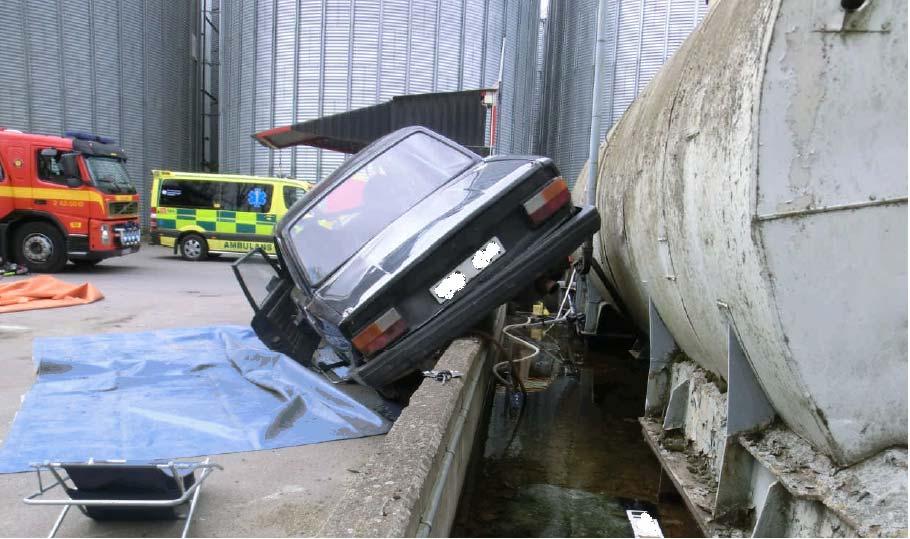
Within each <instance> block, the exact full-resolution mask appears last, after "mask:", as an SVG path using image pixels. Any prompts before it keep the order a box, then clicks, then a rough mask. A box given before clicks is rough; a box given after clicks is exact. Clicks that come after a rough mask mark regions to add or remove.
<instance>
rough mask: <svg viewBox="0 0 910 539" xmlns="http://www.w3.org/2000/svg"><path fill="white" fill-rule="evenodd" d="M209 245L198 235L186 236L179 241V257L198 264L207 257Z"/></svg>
mask: <svg viewBox="0 0 910 539" xmlns="http://www.w3.org/2000/svg"><path fill="white" fill-rule="evenodd" d="M208 253H209V244H208V242H207V241H205V238H203V237H202V236H200V235H199V234H187V235H186V236H184V237H183V238H182V239H181V240H180V256H182V257H183V259H184V260H189V261H191V262H198V261H199V260H202V259H204V258H206V257H207V256H208Z"/></svg>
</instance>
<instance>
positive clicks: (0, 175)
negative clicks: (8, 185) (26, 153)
mask: <svg viewBox="0 0 910 539" xmlns="http://www.w3.org/2000/svg"><path fill="white" fill-rule="evenodd" d="M5 179H6V174H5V173H4V172H3V163H0V183H3V180H5Z"/></svg>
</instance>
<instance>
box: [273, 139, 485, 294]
mask: <svg viewBox="0 0 910 539" xmlns="http://www.w3.org/2000/svg"><path fill="white" fill-rule="evenodd" d="M473 161H474V158H472V157H470V156H468V155H467V154H465V153H462V152H461V151H459V150H457V149H455V148H453V147H452V146H449V145H448V144H445V143H444V142H442V141H440V140H438V139H436V138H433V137H431V136H429V135H426V134H424V133H415V134H413V135H410V136H408V137H407V138H405V139H403V140H401V141H399V142H398V143H397V144H395V145H394V146H392V147H391V148H389V149H388V150H386V151H384V152H383V153H381V154H379V155H377V156H376V157H375V158H374V159H372V160H371V161H369V162H367V163H366V164H364V165H363V166H361V167H360V168H358V169H357V170H355V171H353V172H352V173H351V174H350V175H349V176H348V177H347V178H346V179H345V180H343V181H342V182H341V183H339V184H337V185H336V186H335V187H333V188H332V190H331V191H329V192H328V193H327V194H326V195H324V196H323V197H322V199H320V200H319V202H317V203H316V204H314V205H313V206H312V207H311V208H310V209H309V211H307V212H306V213H305V214H304V215H302V216H300V218H299V219H298V220H297V222H295V223H294V225H293V226H292V227H291V238H292V240H293V243H294V249H295V250H296V251H297V255H298V258H299V260H300V261H301V262H302V264H303V267H304V270H305V272H306V274H307V279H308V280H309V281H310V282H311V283H318V282H321V281H322V280H323V279H324V278H325V277H326V276H327V275H329V274H330V273H332V272H333V271H335V269H337V268H338V266H340V265H341V264H342V263H343V262H344V261H346V260H347V259H348V258H350V257H351V255H353V254H354V253H356V252H357V251H359V250H360V248H361V247H362V246H363V245H364V244H365V243H366V242H368V241H369V240H370V239H371V238H372V237H373V236H375V235H376V234H378V233H379V232H381V231H382V230H383V229H384V228H385V227H387V226H388V225H389V223H391V222H392V221H394V220H396V219H397V218H398V217H400V216H401V215H403V214H404V213H406V212H407V211H408V210H409V209H411V208H412V207H413V206H414V205H415V204H417V203H418V202H420V201H421V200H423V199H424V198H425V197H426V196H427V195H429V194H430V193H432V192H433V191H435V190H436V189H438V188H439V187H441V186H442V185H444V184H445V183H446V182H448V181H449V179H451V178H452V177H453V176H455V175H456V174H458V173H459V172H461V171H462V170H464V169H465V168H467V167H468V166H469V165H470V164H471V163H472V162H473ZM329 245H331V246H332V248H331V249H328V248H326V246H329Z"/></svg>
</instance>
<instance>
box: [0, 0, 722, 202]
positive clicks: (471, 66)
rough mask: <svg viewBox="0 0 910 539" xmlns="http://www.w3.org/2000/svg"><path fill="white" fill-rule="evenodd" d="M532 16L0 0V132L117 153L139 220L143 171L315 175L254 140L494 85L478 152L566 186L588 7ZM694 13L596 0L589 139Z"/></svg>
mask: <svg viewBox="0 0 910 539" xmlns="http://www.w3.org/2000/svg"><path fill="white" fill-rule="evenodd" d="M543 8H544V9H543V11H542V10H541V2H540V0H197V1H194V2H187V3H180V6H179V8H177V9H175V8H174V5H171V4H169V3H167V2H162V1H156V0H147V1H141V0H124V1H120V2H118V1H114V0H92V1H89V0H74V1H72V2H70V1H67V2H42V1H37V0H13V1H9V2H2V4H0V60H2V61H3V62H4V65H5V66H7V67H6V69H4V70H3V71H2V72H0V95H2V99H0V126H3V127H6V128H13V129H20V130H23V131H35V132H45V133H49V134H61V133H63V131H65V130H70V129H77V130H85V131H93V132H98V133H100V134H105V135H109V136H112V137H113V138H115V139H117V140H118V142H119V143H120V144H122V145H123V146H124V147H125V148H126V150H127V151H128V152H129V157H130V159H129V161H128V165H127V166H128V169H129V171H130V174H131V176H132V178H133V181H134V182H135V183H136V185H137V188H139V190H140V193H142V194H143V203H144V204H143V206H144V209H147V198H148V197H147V193H148V189H149V187H150V186H149V177H150V176H149V173H150V170H151V169H153V168H163V169H175V170H179V169H183V170H200V169H204V170H213V171H214V170H217V171H221V172H232V173H244V174H258V175H280V176H288V177H294V178H299V179H304V180H317V181H318V180H321V179H322V178H324V177H325V176H327V175H328V174H330V173H331V172H332V171H333V170H334V169H335V168H336V167H337V166H338V165H339V164H340V163H341V162H342V161H343V160H344V159H345V155H344V154H340V153H337V152H332V151H328V150H321V149H315V148H309V147H295V148H288V149H284V150H270V149H268V148H265V147H263V146H261V145H259V144H258V143H256V142H255V141H254V140H253V139H252V138H251V135H252V134H253V133H254V132H257V131H262V130H265V129H270V128H272V127H275V126H280V125H288V124H292V123H297V122H302V121H306V120H310V119H313V118H318V117H321V116H326V115H331V114H336V113H339V112H344V111H348V110H352V109H356V108H360V107H365V106H369V105H374V104H376V103H380V102H383V101H386V100H389V99H391V98H392V97H394V96H397V95H406V94H418V93H427V92H445V91H454V90H468V89H478V88H498V90H499V92H498V93H499V97H498V107H497V109H496V111H497V112H496V116H497V117H496V118H495V122H496V135H495V141H493V143H492V144H491V146H492V147H493V151H497V152H500V153H523V154H529V153H535V154H541V155H547V156H550V157H552V158H553V159H554V160H555V161H556V163H557V165H558V166H559V167H560V168H561V169H562V171H563V172H564V174H565V176H566V177H567V178H568V179H569V181H570V182H574V179H575V177H576V176H577V175H578V173H579V171H580V170H581V167H582V165H583V163H584V161H585V159H586V158H587V155H586V152H587V137H588V130H589V126H590V117H591V111H590V103H591V88H592V85H593V64H592V62H593V46H594V32H595V27H596V22H597V21H596V18H597V17H596V14H597V2H596V1H595V0H551V1H550V2H549V3H548V4H545V5H544V6H543ZM706 9H707V6H706V3H705V0H611V1H610V2H608V10H607V13H606V15H605V17H606V20H605V23H606V24H607V28H608V33H607V35H608V43H607V53H606V55H605V59H606V60H605V61H606V62H607V64H608V65H607V66H605V68H604V72H605V73H606V77H607V79H608V80H606V83H605V84H604V92H605V94H604V99H603V105H602V109H601V111H600V113H601V115H602V126H603V133H602V134H605V133H606V131H607V130H608V129H609V127H610V126H611V125H612V124H613V123H614V122H615V121H616V120H617V119H618V118H619V116H620V115H621V114H622V112H623V111H624V110H625V108H626V107H627V106H628V105H629V103H631V101H632V100H633V99H634V98H635V96H636V95H637V94H638V92H639V91H640V90H641V89H643V88H644V86H645V85H646V84H647V82H648V81H649V80H650V78H651V77H652V76H653V75H654V73H655V72H656V71H657V70H658V69H659V67H660V65H661V64H662V63H663V62H664V61H666V59H667V58H668V57H669V56H670V55H671V54H672V52H673V51H674V50H675V49H676V48H677V47H678V46H679V44H680V43H681V42H682V41H683V40H684V39H685V37H686V36H687V35H688V33H689V32H691V31H692V29H693V28H694V27H695V25H696V24H697V23H698V21H699V20H700V19H701V18H702V17H703V15H704V13H705V11H706ZM64 28H66V30H67V31H62V30H63V29H64ZM49 30H50V32H49ZM57 30H60V31H57ZM47 35H57V36H59V37H56V38H54V39H50V40H49V39H46V38H45V37H46V36H47ZM493 120H494V119H493V118H492V117H490V118H489V122H488V123H493ZM143 213H144V214H145V213H146V212H143Z"/></svg>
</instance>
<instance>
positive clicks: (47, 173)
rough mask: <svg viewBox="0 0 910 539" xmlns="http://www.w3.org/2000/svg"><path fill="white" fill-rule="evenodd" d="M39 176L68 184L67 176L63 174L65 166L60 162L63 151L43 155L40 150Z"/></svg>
mask: <svg viewBox="0 0 910 539" xmlns="http://www.w3.org/2000/svg"><path fill="white" fill-rule="evenodd" d="M37 153H38V177H39V178H40V179H42V180H44V181H46V182H51V183H62V184H64V185H65V184H66V177H65V176H64V174H63V166H62V165H61V164H60V156H61V155H63V152H60V151H58V152H57V154H56V155H54V156H49V155H41V150H38V152H37Z"/></svg>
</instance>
